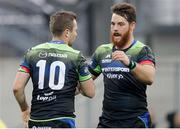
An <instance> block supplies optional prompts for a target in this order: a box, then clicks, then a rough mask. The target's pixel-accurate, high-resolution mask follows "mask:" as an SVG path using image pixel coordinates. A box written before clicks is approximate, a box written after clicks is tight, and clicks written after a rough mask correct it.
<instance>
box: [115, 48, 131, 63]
mask: <svg viewBox="0 0 180 129" xmlns="http://www.w3.org/2000/svg"><path fill="white" fill-rule="evenodd" d="M112 59H113V60H119V61H122V63H123V64H125V65H126V66H128V65H129V63H130V60H129V58H128V56H127V55H126V54H125V53H124V52H123V51H119V50H118V51H115V52H113V53H112Z"/></svg>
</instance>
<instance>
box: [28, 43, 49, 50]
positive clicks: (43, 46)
mask: <svg viewBox="0 0 180 129" xmlns="http://www.w3.org/2000/svg"><path fill="white" fill-rule="evenodd" d="M48 47H49V45H48V43H47V42H46V43H40V44H38V45H36V46H33V47H32V48H30V49H31V50H36V49H43V48H48Z"/></svg>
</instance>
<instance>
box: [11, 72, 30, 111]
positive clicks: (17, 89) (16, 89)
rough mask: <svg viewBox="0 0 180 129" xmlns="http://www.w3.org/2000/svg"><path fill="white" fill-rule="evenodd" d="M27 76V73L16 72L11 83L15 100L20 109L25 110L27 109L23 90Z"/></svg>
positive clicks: (28, 76)
mask: <svg viewBox="0 0 180 129" xmlns="http://www.w3.org/2000/svg"><path fill="white" fill-rule="evenodd" d="M29 78H30V75H29V73H24V72H17V74H16V77H15V80H14V83H13V93H14V96H15V98H16V100H17V102H18V103H19V106H20V108H21V111H25V110H27V109H28V104H27V102H26V96H25V93H24V90H25V86H26V84H27V82H28V80H29Z"/></svg>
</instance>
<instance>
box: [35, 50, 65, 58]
mask: <svg viewBox="0 0 180 129" xmlns="http://www.w3.org/2000/svg"><path fill="white" fill-rule="evenodd" d="M39 57H40V58H46V57H60V58H67V54H61V53H51V52H49V53H48V52H45V51H41V52H40V53H39Z"/></svg>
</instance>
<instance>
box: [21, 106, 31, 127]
mask: <svg viewBox="0 0 180 129" xmlns="http://www.w3.org/2000/svg"><path fill="white" fill-rule="evenodd" d="M29 118H30V109H29V108H27V110H25V111H23V112H22V120H23V124H24V127H25V128H27V127H28V121H29Z"/></svg>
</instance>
